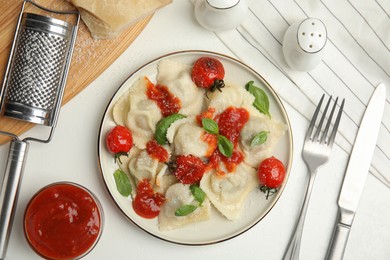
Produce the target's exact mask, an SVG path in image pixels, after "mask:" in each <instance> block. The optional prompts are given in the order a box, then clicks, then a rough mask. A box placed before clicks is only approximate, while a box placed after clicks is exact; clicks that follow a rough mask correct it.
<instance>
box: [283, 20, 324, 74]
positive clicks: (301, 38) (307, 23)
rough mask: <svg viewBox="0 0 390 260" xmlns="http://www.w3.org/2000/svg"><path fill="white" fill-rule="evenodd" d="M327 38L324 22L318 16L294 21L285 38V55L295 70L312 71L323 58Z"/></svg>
mask: <svg viewBox="0 0 390 260" xmlns="http://www.w3.org/2000/svg"><path fill="white" fill-rule="evenodd" d="M326 40H327V31H326V27H325V25H324V23H323V22H322V21H321V20H319V19H317V18H307V19H305V20H303V21H298V22H295V23H293V24H292V25H291V26H290V27H289V28H288V29H287V31H286V33H285V35H284V38H283V55H284V57H285V59H286V62H287V64H288V65H289V66H290V67H291V68H292V69H295V70H299V71H310V70H312V69H314V68H315V67H316V66H317V65H318V64H319V63H320V62H321V60H322V57H323V53H324V47H325V44H326Z"/></svg>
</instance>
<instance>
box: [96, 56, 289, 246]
mask: <svg viewBox="0 0 390 260" xmlns="http://www.w3.org/2000/svg"><path fill="white" fill-rule="evenodd" d="M201 56H211V57H215V58H217V59H219V60H220V61H221V62H222V63H223V65H224V67H225V79H226V80H227V81H231V82H235V83H238V84H241V85H242V86H243V87H244V86H245V84H246V83H247V82H248V81H250V80H254V81H255V85H256V86H258V87H261V88H262V89H263V90H264V91H265V92H266V93H267V95H268V97H269V100H270V113H271V115H272V117H273V118H276V119H279V120H280V121H282V122H284V123H285V124H286V125H287V127H288V130H287V133H286V134H285V135H284V137H283V138H282V139H281V141H280V142H279V145H278V146H277V147H276V149H275V153H274V155H275V156H276V157H277V158H279V159H280V160H281V161H282V162H283V163H284V165H285V166H286V179H285V181H284V183H283V184H282V186H281V187H280V188H279V191H278V192H277V193H276V194H275V195H273V196H271V197H269V198H268V200H266V199H265V196H264V194H263V193H261V192H260V191H259V189H255V190H254V191H253V192H251V193H250V194H249V196H248V199H247V200H246V203H245V207H244V209H243V211H242V214H241V217H240V218H239V219H238V220H236V221H229V220H227V219H226V218H225V217H223V216H222V215H221V214H219V213H218V212H217V211H216V210H215V209H212V216H211V219H210V220H208V221H205V222H201V223H197V224H192V225H189V226H187V227H184V228H181V229H178V230H173V231H164V232H161V231H159V229H158V224H157V218H155V219H152V220H150V219H145V218H142V217H140V216H138V215H137V214H136V213H135V212H134V210H133V208H132V205H131V198H130V197H128V198H125V197H123V196H122V195H120V194H119V192H118V191H117V188H116V185H115V181H114V177H113V173H114V171H115V170H116V169H117V168H118V166H117V165H116V164H115V163H114V160H113V156H112V155H111V154H110V153H109V152H108V151H107V149H106V146H105V136H106V134H107V133H108V131H109V130H110V129H111V128H112V127H114V126H115V123H114V121H113V118H112V108H113V106H114V104H115V103H116V101H117V100H118V98H119V97H120V96H121V95H122V94H123V93H125V92H126V91H127V90H128V89H129V88H130V87H131V86H132V85H133V83H134V82H135V81H136V80H137V79H139V78H140V77H141V76H145V75H146V76H147V77H149V79H150V80H151V81H152V82H156V75H157V64H158V62H159V61H160V60H162V59H171V60H176V61H179V62H183V63H187V64H192V63H193V62H194V61H195V60H196V59H197V58H199V57H201ZM98 155H99V163H100V169H101V173H102V176H103V179H104V182H105V184H106V187H107V189H108V191H109V193H110V195H111V196H112V198H113V200H114V202H115V203H116V205H117V206H118V207H119V209H120V210H121V211H122V212H123V213H124V214H125V216H126V217H127V218H128V219H129V220H131V221H132V222H133V223H134V224H135V225H137V226H138V227H140V228H141V229H143V230H144V231H146V232H148V233H149V234H151V235H153V236H155V237H158V238H160V239H163V240H165V241H169V242H173V243H177V244H185V245H206V244H212V243H217V242H221V241H225V240H228V239H230V238H233V237H236V236H238V235H240V234H242V233H243V232H245V231H247V230H248V229H250V228H251V227H253V226H254V225H255V224H256V223H258V222H259V221H260V220H261V219H262V218H264V217H265V215H266V214H267V213H268V212H269V211H270V210H271V209H272V207H273V206H274V205H275V203H276V202H277V200H278V199H279V197H280V195H281V194H282V192H283V189H284V187H285V185H286V182H287V179H288V176H289V173H290V168H291V163H292V136H291V126H290V122H289V120H288V117H287V114H286V111H285V109H284V107H283V105H282V103H281V101H280V99H279V98H278V96H277V95H276V93H275V91H274V90H273V89H272V87H271V86H270V85H269V84H268V83H267V82H266V81H265V80H264V79H263V78H262V77H261V76H260V75H259V74H258V73H256V72H255V71H254V70H253V69H251V68H250V67H248V66H247V65H245V64H243V63H242V62H240V61H238V60H235V59H233V58H230V57H228V56H225V55H222V54H217V53H213V52H206V51H183V52H177V53H171V54H168V55H165V56H163V57H160V58H157V59H156V60H153V61H151V62H149V63H147V64H145V65H144V66H142V67H141V68H139V69H138V70H136V71H135V72H134V73H133V74H132V75H130V77H129V78H128V79H127V80H126V81H125V82H124V83H123V84H122V85H121V86H120V87H119V89H118V90H117V91H116V93H115V94H114V96H113V97H112V99H111V100H110V102H109V104H108V106H107V108H106V111H105V113H104V116H103V119H102V122H101V127H100V132H99V139H98Z"/></svg>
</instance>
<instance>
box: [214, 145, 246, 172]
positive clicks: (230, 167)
mask: <svg viewBox="0 0 390 260" xmlns="http://www.w3.org/2000/svg"><path fill="white" fill-rule="evenodd" d="M209 160H210V163H209V164H210V167H211V168H214V169H216V171H217V173H218V174H219V175H224V174H225V172H224V171H223V170H222V169H220V167H219V164H220V163H221V162H222V163H223V164H224V165H225V168H226V170H227V171H228V172H235V171H236V168H237V165H238V164H240V163H241V162H242V161H243V160H244V154H243V153H242V152H240V151H238V150H237V149H234V150H233V154H232V156H231V157H226V156H224V155H222V154H221V152H220V151H219V150H218V149H217V150H215V151H214V153H213V155H212V156H211V157H210V159H209Z"/></svg>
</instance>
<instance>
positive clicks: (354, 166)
mask: <svg viewBox="0 0 390 260" xmlns="http://www.w3.org/2000/svg"><path fill="white" fill-rule="evenodd" d="M385 101H386V88H385V85H384V84H379V85H378V86H377V87H376V89H375V91H374V93H373V94H372V97H371V99H370V101H369V104H368V106H367V108H366V111H365V113H364V116H363V119H362V121H361V124H360V127H359V131H358V134H357V136H356V140H355V144H354V146H353V148H352V152H351V155H350V158H349V162H348V166H347V170H346V172H345V176H344V180H343V185H342V187H341V190H340V195H339V199H338V207H339V208H338V216H337V221H336V224H335V227H334V231H333V235H332V239H331V241H330V244H329V248H328V252H327V256H326V259H327V260H340V259H343V256H344V252H345V247H346V245H347V241H348V237H349V231H350V229H351V226H352V222H353V219H354V217H355V212H356V209H357V207H358V204H359V199H360V196H361V194H362V192H363V188H364V183H365V181H366V178H367V174H368V171H369V168H370V165H371V160H372V156H373V153H374V149H375V146H376V142H377V139H378V133H379V128H380V125H381V121H382V115H383V110H384V106H385Z"/></svg>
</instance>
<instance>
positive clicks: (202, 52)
mask: <svg viewBox="0 0 390 260" xmlns="http://www.w3.org/2000/svg"><path fill="white" fill-rule="evenodd" d="M185 54H193V55H214V56H221V57H223V58H225V59H228V60H231V61H234V62H236V63H238V64H240V66H242V67H244V68H246V69H248V70H249V71H251V72H252V73H253V74H255V75H256V76H257V77H259V78H260V79H261V80H262V81H263V82H264V84H265V85H267V88H268V90H269V91H270V92H271V93H272V95H273V98H275V99H276V101H277V103H278V107H279V108H280V110H281V114H282V115H283V117H284V120H285V121H286V125H287V131H286V132H287V133H286V134H288V140H289V143H290V144H289V147H288V150H289V152H288V158H287V167H286V179H285V181H284V183H283V184H282V186H281V187H280V188H279V190H278V192H277V194H276V195H277V197H276V198H275V200H274V202H273V204H272V205H270V206H269V208H268V209H267V211H266V212H265V213H264V215H263V216H262V217H261V218H259V219H258V220H256V221H254V223H252V224H250V225H248V226H247V227H245V228H243V229H242V230H241V231H239V232H237V233H236V234H233V235H230V236H227V237H224V238H221V239H214V240H213V241H210V242H199V243H198V242H181V241H177V240H173V239H168V238H165V237H161V236H158V235H157V234H154V233H153V232H151V231H149V230H147V229H146V228H144V227H142V226H141V225H139V224H137V223H136V222H135V221H134V220H133V219H132V218H131V217H130V216H128V215H127V214H126V213H125V212H124V210H122V208H121V207H120V205H118V202H117V201H116V200H115V198H114V196H113V195H112V194H111V191H110V189H109V187H108V184H107V182H106V181H105V178H104V173H103V166H102V162H101V154H100V143H101V142H100V140H101V138H102V135H103V133H102V128H103V124H104V121H105V117H106V115H107V113H108V110H109V108H110V105H111V103H112V101H113V100H114V98H115V97H116V96H117V94H118V92H119V91H120V90H121V89H122V87H124V86H125V85H126V83H127V82H128V80H130V79H131V78H132V77H133V76H134V75H135V74H136V73H138V72H139V71H141V70H142V69H143V68H145V67H147V66H149V65H150V64H152V63H154V62H156V61H159V60H162V59H165V58H168V57H172V56H176V55H185ZM293 146H294V142H293V136H292V128H291V123H290V119H289V117H288V114H287V111H286V108H285V107H284V105H283V103H282V101H281V99H280V97H279V95H278V94H277V93H276V91H275V90H274V88H273V87H272V86H271V85H270V84H269V82H268V81H267V80H266V79H265V78H264V77H263V76H262V75H261V74H260V73H258V72H257V71H256V70H254V69H252V68H251V67H250V66H248V65H247V64H245V63H244V62H242V61H240V60H238V59H236V58H234V57H231V56H229V55H227V54H223V53H219V52H214V51H208V50H195V49H194V50H181V51H175V52H170V53H167V54H164V55H160V56H158V57H157V58H154V59H152V60H149V61H148V62H146V63H144V64H143V65H141V66H139V67H138V68H137V69H135V70H133V71H132V72H131V73H130V74H129V76H128V77H126V78H125V80H124V81H123V82H122V83H121V84H120V85H119V87H118V88H117V89H116V90H115V91H114V93H113V94H112V96H111V98H110V99H109V100H108V102H107V105H106V107H105V109H104V111H103V113H102V118H101V121H100V124H99V128H98V136H97V159H98V167H99V171H100V177H101V178H102V181H103V183H104V187H105V189H106V191H107V193H108V195H109V196H110V198H111V199H112V200H113V201H114V204H115V206H116V207H117V208H118V209H119V211H120V212H121V213H122V215H124V217H125V218H126V219H127V220H128V221H130V222H131V223H132V224H133V225H135V226H136V227H138V228H140V229H141V230H142V231H144V232H146V233H147V234H149V235H151V236H153V237H155V238H158V239H160V240H162V241H165V242H169V243H173V244H176V245H184V246H205V245H213V244H218V243H222V242H225V241H228V240H231V239H233V238H235V237H238V236H240V235H242V234H243V233H245V232H247V231H249V230H250V229H252V228H253V227H254V226H256V225H257V224H258V223H259V222H260V221H261V220H262V219H264V218H265V217H266V216H267V215H268V214H269V212H270V211H271V210H272V209H273V207H274V206H275V205H276V204H277V202H278V201H279V199H280V197H281V196H282V194H283V192H284V189H285V186H286V185H287V182H288V179H289V177H290V173H291V168H292V163H293V151H294V149H293Z"/></svg>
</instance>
